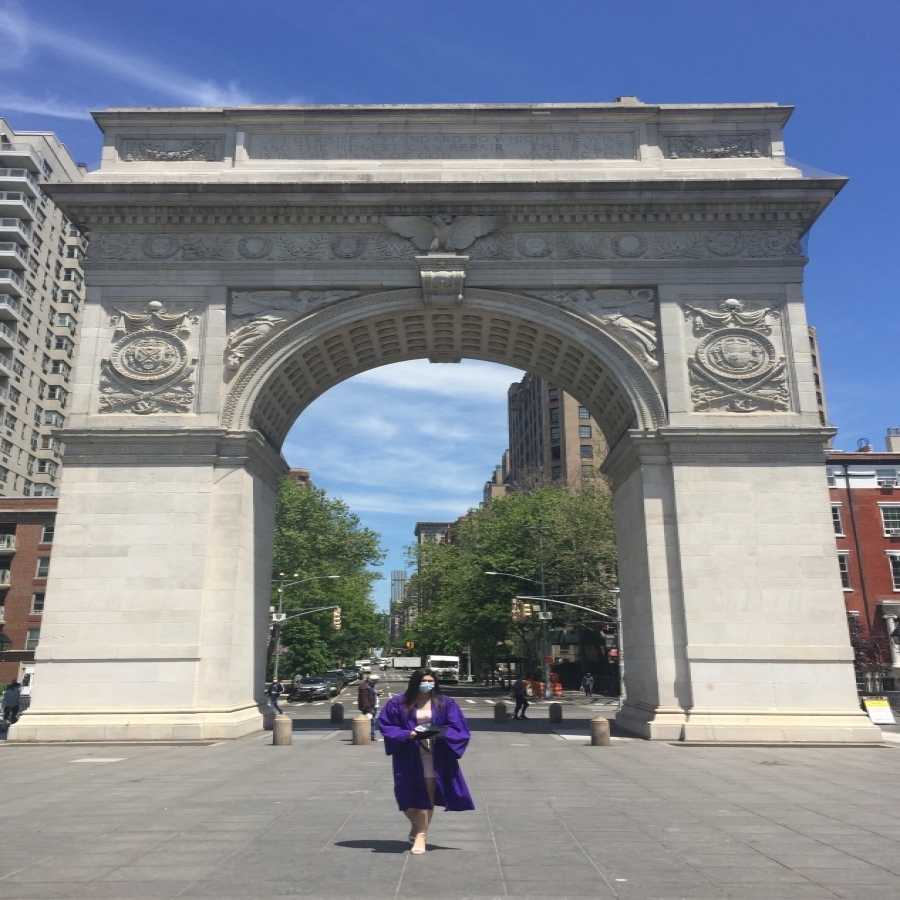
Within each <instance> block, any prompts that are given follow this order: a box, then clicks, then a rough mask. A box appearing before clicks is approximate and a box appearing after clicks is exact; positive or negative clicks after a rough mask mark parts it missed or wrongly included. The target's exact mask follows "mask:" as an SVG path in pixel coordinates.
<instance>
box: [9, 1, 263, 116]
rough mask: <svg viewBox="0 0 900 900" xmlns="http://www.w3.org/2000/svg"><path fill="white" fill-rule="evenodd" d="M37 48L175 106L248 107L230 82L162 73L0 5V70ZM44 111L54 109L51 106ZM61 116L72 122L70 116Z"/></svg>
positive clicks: (20, 62)
mask: <svg viewBox="0 0 900 900" xmlns="http://www.w3.org/2000/svg"><path fill="white" fill-rule="evenodd" d="M37 49H43V50H50V51H55V52H56V53H59V54H61V55H62V56H66V57H68V58H69V59H75V60H78V61H79V62H82V63H85V64H86V65H88V66H91V67H92V68H94V69H97V70H98V71H100V72H104V73H106V74H108V75H115V76H118V77H119V78H121V79H123V80H125V81H129V82H131V83H132V84H137V85H140V86H141V87H145V88H149V89H151V90H152V91H155V92H156V93H158V94H161V95H163V96H165V97H170V98H171V99H173V100H175V101H178V102H180V103H187V104H190V105H194V106H238V105H240V104H245V103H249V102H250V99H249V98H248V97H247V95H246V94H245V93H244V92H243V91H241V90H240V88H239V87H238V86H237V84H236V83H234V82H232V83H231V84H228V85H226V86H222V85H219V84H216V83H215V82H213V81H207V80H202V79H197V78H192V77H191V76H189V75H185V74H182V73H179V72H177V71H174V70H173V69H172V67H170V66H166V67H165V68H163V67H162V66H160V65H158V64H157V63H155V62H153V61H152V60H149V59H146V58H144V57H141V56H139V55H137V54H130V53H126V52H122V51H120V50H114V49H111V48H108V47H104V46H103V45H101V44H98V43H97V42H96V41H85V40H82V39H81V38H78V37H76V36H75V35H73V34H70V33H68V32H62V31H56V30H54V29H53V28H48V27H46V26H44V25H40V24H38V23H36V22H34V21H32V20H31V19H29V18H28V16H27V15H26V14H25V12H24V11H23V9H22V7H21V5H20V4H19V3H5V4H2V5H0V58H2V59H3V66H4V67H5V68H7V69H9V68H19V67H20V66H24V65H28V62H29V56H30V55H31V53H32V51H34V50H37ZM6 105H8V104H6ZM11 108H15V107H11ZM50 108H54V107H53V105H52V104H51V107H50ZM55 108H56V109H61V108H62V107H58V106H56V107H55ZM29 111H31V110H29ZM39 111H40V110H39ZM46 114H47V115H57V114H58V113H52V112H46ZM64 117H65V118H75V116H71V115H69V116H64Z"/></svg>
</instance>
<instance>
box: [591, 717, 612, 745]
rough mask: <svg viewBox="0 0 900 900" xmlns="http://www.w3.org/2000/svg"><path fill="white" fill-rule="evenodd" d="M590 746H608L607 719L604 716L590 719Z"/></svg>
mask: <svg viewBox="0 0 900 900" xmlns="http://www.w3.org/2000/svg"><path fill="white" fill-rule="evenodd" d="M591 746H592V747H608V746H609V719H607V718H606V717H605V716H597V718H595V719H591Z"/></svg>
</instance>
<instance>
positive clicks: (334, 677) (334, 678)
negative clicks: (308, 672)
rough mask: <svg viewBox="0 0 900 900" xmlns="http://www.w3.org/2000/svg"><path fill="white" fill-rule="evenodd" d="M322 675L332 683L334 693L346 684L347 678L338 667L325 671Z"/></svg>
mask: <svg viewBox="0 0 900 900" xmlns="http://www.w3.org/2000/svg"><path fill="white" fill-rule="evenodd" d="M322 677H323V678H325V679H327V680H328V681H331V682H333V683H334V686H335V689H334V692H335V693H336V694H337V693H338V692H339V691H342V690H343V689H344V688H345V687H346V686H347V678H346V676H345V675H344V673H343V672H342V671H341V670H340V669H338V670H336V671H335V670H332V671H331V672H325V673H324V674H323V675H322Z"/></svg>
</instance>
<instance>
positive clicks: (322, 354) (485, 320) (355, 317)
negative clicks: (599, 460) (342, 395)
mask: <svg viewBox="0 0 900 900" xmlns="http://www.w3.org/2000/svg"><path fill="white" fill-rule="evenodd" d="M423 358H427V359H430V360H432V361H433V362H457V361H459V360H460V359H461V358H465V359H481V360H486V361H489V362H496V363H501V364H504V365H508V366H512V367H515V368H519V369H524V370H526V371H529V372H533V373H534V374H536V375H540V376H542V377H544V378H547V379H550V380H552V381H553V383H555V384H557V385H559V386H560V387H561V388H563V390H565V391H567V392H568V393H570V394H572V396H574V397H576V398H577V399H578V400H579V402H580V403H582V404H583V405H584V406H586V407H587V408H588V409H589V410H590V411H591V414H592V416H593V417H594V418H595V420H596V421H597V422H598V424H599V425H600V427H601V429H602V430H603V432H604V435H605V437H606V439H607V441H608V442H609V444H610V446H613V445H614V444H615V442H616V441H617V440H618V439H619V438H620V437H621V436H622V434H623V433H624V432H625V431H626V430H628V429H631V428H639V429H654V428H657V427H659V426H661V425H663V424H665V410H664V405H663V401H662V398H661V394H660V391H659V389H658V387H657V385H656V384H655V383H654V381H653V379H652V377H651V376H650V374H648V372H647V371H646V370H645V369H644V368H643V366H642V365H641V364H640V362H639V361H638V360H637V359H636V358H635V357H634V356H633V355H632V354H631V353H630V351H628V350H627V349H625V347H624V346H623V345H621V344H619V343H618V342H617V341H615V340H613V338H611V337H610V336H609V335H608V334H607V333H605V332H604V331H603V330H602V329H601V328H599V327H597V326H595V325H592V324H591V323H590V322H588V321H586V320H584V319H583V318H580V317H578V316H576V315H573V314H571V313H568V312H565V311H562V310H559V309H556V308H553V307H552V306H551V305H550V304H545V303H541V302H540V301H537V300H533V299H530V298H526V297H520V296H515V295H512V294H507V293H503V292H498V291H486V290H471V291H466V293H465V299H464V301H463V302H462V303H461V305H459V306H452V307H429V306H425V305H423V302H422V293H421V291H418V290H403V291H387V292H382V293H377V294H371V295H369V296H366V297H363V298H360V299H357V300H353V301H345V302H342V303H338V304H336V305H335V306H333V307H330V308H329V309H328V310H325V311H322V312H319V313H316V314H313V315H311V316H308V317H306V318H304V319H302V320H300V321H297V322H294V323H292V324H291V325H290V326H288V327H287V328H285V329H284V330H283V331H281V332H280V333H279V334H277V335H276V336H275V337H273V338H272V339H271V340H269V341H268V342H267V343H266V344H264V345H263V346H262V347H261V348H260V349H259V350H257V352H256V353H255V354H254V355H252V356H251V357H250V358H249V359H247V360H246V361H245V362H244V364H243V365H242V367H241V369H240V370H239V371H238V372H237V373H236V375H235V376H234V378H233V380H232V382H231V384H230V387H229V391H228V394H227V398H226V401H225V408H224V410H223V425H224V426H225V427H226V428H230V429H235V430H243V429H248V428H255V429H257V430H259V431H260V432H261V433H262V434H263V435H264V436H265V437H266V439H267V440H268V441H269V442H270V443H271V444H272V445H273V446H274V447H276V448H280V447H281V444H282V442H283V441H284V439H285V437H286V436H287V433H288V431H289V430H290V428H291V426H292V425H293V423H294V421H295V420H296V418H297V417H298V416H299V415H300V414H301V413H302V412H303V410H304V409H305V408H306V407H307V406H308V405H309V404H310V403H312V401H313V400H315V399H316V398H317V397H319V396H321V395H322V394H323V393H324V392H325V391H327V390H328V389H329V388H331V387H334V386H335V385H336V384H338V383H340V382H342V381H345V380H346V379H348V378H352V377H353V376H354V375H357V374H359V373H360V372H364V371H367V370H369V369H374V368H377V367H379V366H383V365H389V364H390V363H394V362H401V361H403V360H409V359H423Z"/></svg>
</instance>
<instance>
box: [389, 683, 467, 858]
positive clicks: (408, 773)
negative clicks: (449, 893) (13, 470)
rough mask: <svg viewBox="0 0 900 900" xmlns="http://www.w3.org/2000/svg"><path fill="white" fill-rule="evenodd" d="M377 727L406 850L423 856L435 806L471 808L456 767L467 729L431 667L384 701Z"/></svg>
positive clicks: (464, 748) (454, 703)
mask: <svg viewBox="0 0 900 900" xmlns="http://www.w3.org/2000/svg"><path fill="white" fill-rule="evenodd" d="M378 724H379V727H380V728H381V733H382V735H384V750H385V753H387V754H388V756H390V757H391V761H392V763H393V768H394V796H395V797H396V799H397V806H398V807H399V808H400V811H401V812H402V813H404V814H405V815H406V818H407V819H409V823H410V828H409V842H410V843H411V844H412V849H411V851H410V852H412V853H416V854H419V853H424V852H425V849H426V838H427V835H428V826H429V825H430V824H431V817H432V815H433V813H434V807H435V804H440V805H441V806H443V807H444V809H446V810H449V811H451V812H456V811H460V810H466V809H475V804H474V803H473V802H472V797H471V796H470V794H469V789H468V787H467V786H466V782H465V779H464V778H463V774H462V771H461V770H460V767H459V760H460V759H461V758H462V755H463V754H464V753H465V752H466V747H467V746H468V743H469V737H470V735H469V726H468V725H467V724H466V719H465V716H463V714H462V710H461V709H460V708H459V705H458V704H457V702H456V701H455V700H454V699H452V698H451V697H445V696H444V695H443V694H442V693H441V688H440V685H439V684H438V683H437V680H436V679H435V677H434V672H432V671H431V669H418V670H416V671H415V672H413V674H412V675H411V676H410V679H409V684H408V685H407V687H406V692H405V693H404V694H402V695H400V696H399V697H391V699H390V700H388V702H387V703H385V705H384V708H383V709H382V710H381V715H380V716H379V717H378Z"/></svg>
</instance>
